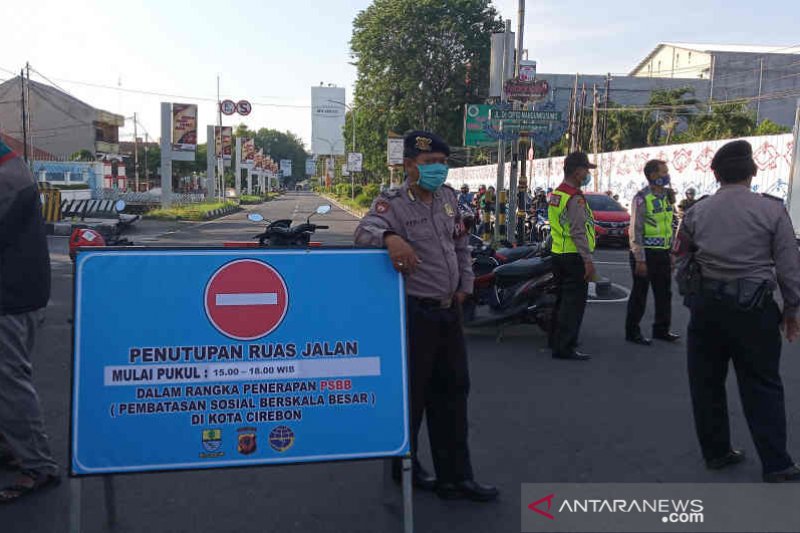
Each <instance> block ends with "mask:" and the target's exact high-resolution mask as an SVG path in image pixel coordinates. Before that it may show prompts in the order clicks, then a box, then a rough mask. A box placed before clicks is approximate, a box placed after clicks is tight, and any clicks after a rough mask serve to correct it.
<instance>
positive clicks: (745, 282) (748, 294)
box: [700, 278, 774, 310]
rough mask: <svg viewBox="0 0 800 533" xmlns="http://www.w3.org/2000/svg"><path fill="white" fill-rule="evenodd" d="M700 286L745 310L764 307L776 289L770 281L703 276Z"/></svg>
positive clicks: (720, 298)
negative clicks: (719, 278) (724, 279)
mask: <svg viewBox="0 0 800 533" xmlns="http://www.w3.org/2000/svg"><path fill="white" fill-rule="evenodd" d="M700 287H701V289H702V292H703V293H704V294H706V295H707V296H710V297H712V298H715V299H717V300H726V301H730V302H732V303H733V304H735V305H736V306H737V307H739V308H740V309H744V310H750V309H754V308H762V307H763V306H764V305H765V304H766V303H767V302H768V301H770V300H771V299H772V291H773V289H774V287H773V285H772V283H770V282H769V281H766V280H749V279H738V280H734V281H723V280H717V279H711V278H703V280H702V282H701V285H700Z"/></svg>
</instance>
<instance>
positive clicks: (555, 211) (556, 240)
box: [547, 189, 595, 254]
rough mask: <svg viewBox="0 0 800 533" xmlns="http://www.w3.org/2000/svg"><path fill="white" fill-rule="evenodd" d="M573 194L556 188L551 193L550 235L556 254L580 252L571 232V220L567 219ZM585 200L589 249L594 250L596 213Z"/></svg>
mask: <svg viewBox="0 0 800 533" xmlns="http://www.w3.org/2000/svg"><path fill="white" fill-rule="evenodd" d="M572 196H573V195H572V194H570V193H568V192H565V191H561V190H558V189H556V190H554V191H553V192H552V193H550V197H549V198H548V202H547V203H548V206H547V218H548V220H549V221H550V235H551V236H552V238H553V247H552V250H551V251H552V253H554V254H574V253H578V247H577V246H575V241H573V240H572V236H571V235H570V233H569V220H567V202H569V199H570V198H571V197H572ZM583 201H584V208H585V209H586V237H587V238H588V241H589V251H590V252H594V245H595V233H594V213H592V210H591V208H589V204H587V203H586V199H583Z"/></svg>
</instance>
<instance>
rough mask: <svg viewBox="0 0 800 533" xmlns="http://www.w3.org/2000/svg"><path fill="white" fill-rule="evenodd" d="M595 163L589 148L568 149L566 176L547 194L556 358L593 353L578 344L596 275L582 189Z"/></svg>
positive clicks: (590, 219)
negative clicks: (554, 290)
mask: <svg viewBox="0 0 800 533" xmlns="http://www.w3.org/2000/svg"><path fill="white" fill-rule="evenodd" d="M591 168H597V166H596V165H593V164H591V163H589V158H588V157H587V155H586V154H585V153H583V152H574V153H572V154H569V155H568V156H567V157H566V158H565V159H564V181H563V182H562V183H561V185H559V186H558V187H557V188H556V190H554V191H553V192H552V193H550V196H549V197H548V209H547V213H548V218H549V220H550V234H551V236H552V239H553V245H552V246H553V247H552V257H553V274H554V275H555V277H556V281H557V283H558V300H557V302H556V309H555V315H554V321H553V327H552V330H551V332H550V348H552V350H553V358H555V359H574V360H586V359H589V358H590V357H589V356H588V355H587V354H584V353H580V352H578V351H577V350H576V349H575V347H576V346H577V344H578V333H579V331H580V329H581V322H582V321H583V312H584V310H585V309H586V297H587V295H588V292H589V280H591V279H592V278H594V275H595V269H594V263H593V262H592V252H593V251H594V245H595V232H594V215H593V214H592V210H591V209H590V208H589V206H588V205H587V204H586V198H584V197H583V193H582V192H581V187H584V186H586V185H588V184H589V183H591V181H592V176H591V174H590V173H589V169H591Z"/></svg>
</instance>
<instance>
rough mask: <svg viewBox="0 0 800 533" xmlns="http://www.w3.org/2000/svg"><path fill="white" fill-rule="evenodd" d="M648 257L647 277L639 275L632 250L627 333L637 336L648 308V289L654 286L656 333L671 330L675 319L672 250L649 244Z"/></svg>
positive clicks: (662, 333)
mask: <svg viewBox="0 0 800 533" xmlns="http://www.w3.org/2000/svg"><path fill="white" fill-rule="evenodd" d="M644 253H645V261H646V264H647V277H642V276H637V275H636V259H634V257H633V254H630V263H631V274H632V275H633V288H632V289H631V294H630V297H629V298H628V314H627V315H626V317H625V336H627V337H635V336H637V335H639V334H641V330H640V329H639V323H640V322H641V321H642V317H643V316H644V311H645V309H646V308H647V289H648V288H650V287H651V286H652V287H653V299H654V300H655V305H656V316H655V320H654V321H653V335H664V334H666V333H668V332H669V326H670V322H671V321H672V264H671V261H670V252H669V250H653V249H648V248H646V249H645V251H644Z"/></svg>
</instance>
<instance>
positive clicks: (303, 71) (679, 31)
mask: <svg viewBox="0 0 800 533" xmlns="http://www.w3.org/2000/svg"><path fill="white" fill-rule="evenodd" d="M443 1H446V0H443ZM370 3H371V1H370V0H315V1H312V0H294V1H288V2H287V1H280V2H278V1H274V0H260V1H258V0H241V1H237V2H235V3H234V2H219V1H217V2H211V1H208V0H195V1H192V2H189V1H173V0H170V1H168V2H164V1H158V0H144V1H141V2H139V3H138V5H137V3H133V2H128V3H121V4H119V3H113V2H107V1H102V2H101V1H99V0H67V1H63V0H43V1H39V2H34V3H21V2H17V3H16V4H15V5H14V9H13V10H6V11H4V17H3V18H4V20H3V42H4V44H3V52H2V54H0V68H4V69H10V70H13V71H18V70H19V68H20V67H22V66H23V65H24V64H25V61H30V62H31V65H32V66H33V67H34V68H36V69H37V70H38V71H40V72H41V73H43V74H44V75H46V76H47V77H48V78H50V79H52V80H54V81H56V82H57V83H58V84H59V85H60V86H61V87H63V88H64V89H66V90H68V91H69V92H70V93H71V94H73V95H74V96H76V97H78V98H81V99H83V100H85V101H87V102H88V103H90V104H92V105H94V106H96V107H100V108H103V109H107V110H109V111H112V112H116V113H120V114H123V115H125V116H131V115H133V113H134V112H137V113H138V114H139V116H140V121H141V122H142V123H143V124H144V126H145V128H146V129H147V131H148V132H149V133H150V135H151V136H154V137H157V136H158V135H159V124H158V121H159V108H158V103H159V102H160V101H170V100H171V101H180V102H183V101H186V102H191V101H193V100H192V98H166V97H158V96H145V95H139V94H131V93H125V92H120V91H113V90H105V89H98V88H91V87H87V86H83V85H79V84H75V83H70V82H68V81H60V80H73V81H82V82H89V83H94V84H101V85H109V86H118V84H121V87H122V88H124V89H142V90H148V91H154V92H162V93H169V94H175V95H183V96H190V97H201V98H208V99H214V98H216V77H217V74H219V75H220V76H221V79H222V81H221V86H222V94H223V97H225V96H229V97H232V98H234V99H239V98H247V99H250V100H251V101H253V102H254V103H257V104H270V105H255V106H254V110H253V113H252V115H250V116H249V117H247V118H246V119H245V120H243V121H244V122H245V123H247V124H248V125H249V126H250V127H251V128H260V127H271V128H276V129H280V130H291V131H293V132H295V133H297V134H299V135H300V136H301V137H302V138H303V139H304V140H305V141H306V143H307V145H308V141H309V139H310V136H311V118H310V87H311V86H312V85H317V84H319V82H320V81H324V82H325V83H335V84H337V85H339V86H344V87H346V88H347V99H348V101H349V100H350V98H351V92H352V85H353V83H354V80H355V68H354V67H353V66H351V65H350V64H349V62H350V56H349V45H348V42H349V40H350V36H351V29H352V21H353V19H354V17H355V16H356V15H357V13H358V12H359V11H360V10H362V9H364V8H366V7H367V6H368V5H369V4H370ZM226 4H227V5H226ZM494 4H495V6H496V7H497V9H498V10H499V11H500V13H501V14H502V15H503V17H504V18H510V19H512V23H513V26H514V28H515V29H516V24H517V23H516V19H517V0H498V1H495V2H494ZM527 6H528V7H527V12H526V29H525V47H526V48H528V49H529V50H530V53H531V59H536V60H537V61H538V62H539V71H540V72H550V73H571V72H576V71H579V72H585V73H605V72H615V73H622V72H627V71H629V70H630V69H631V68H632V67H633V66H634V65H635V64H636V63H637V62H638V61H639V60H640V59H642V58H643V57H644V56H645V55H646V54H647V53H648V52H650V50H652V49H653V47H654V46H655V45H656V44H657V43H658V42H661V41H686V42H709V43H723V44H764V45H775V46H776V47H779V46H788V45H800V33H798V32H797V26H796V24H797V13H798V10H797V5H796V0H791V1H790V0H763V1H760V2H758V3H753V2H752V1H745V0H731V1H728V2H724V1H716V0H715V1H696V0H695V1H689V0H672V1H670V2H661V3H650V4H647V3H642V2H641V1H640V0H607V1H605V2H586V1H585V0H544V1H542V0H529V1H528V2H527ZM10 76H11V75H10V74H9V73H8V72H5V71H0V79H7V78H9V77H10ZM34 77H35V78H38V77H37V76H34ZM197 103H198V104H200V124H201V125H205V124H208V123H212V122H213V121H214V120H215V116H214V108H215V106H214V104H213V102H208V101H197ZM240 121H241V120H240V119H238V118H237V119H234V118H227V117H226V118H225V119H224V123H225V124H226V125H235V124H238V123H239V122H240ZM127 123H128V126H127V127H126V128H125V130H124V131H123V132H122V135H127V137H125V138H124V139H123V140H125V139H130V138H131V137H132V131H133V130H132V127H131V126H130V121H127ZM200 137H201V141H202V140H204V137H205V128H204V127H201V131H200Z"/></svg>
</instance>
